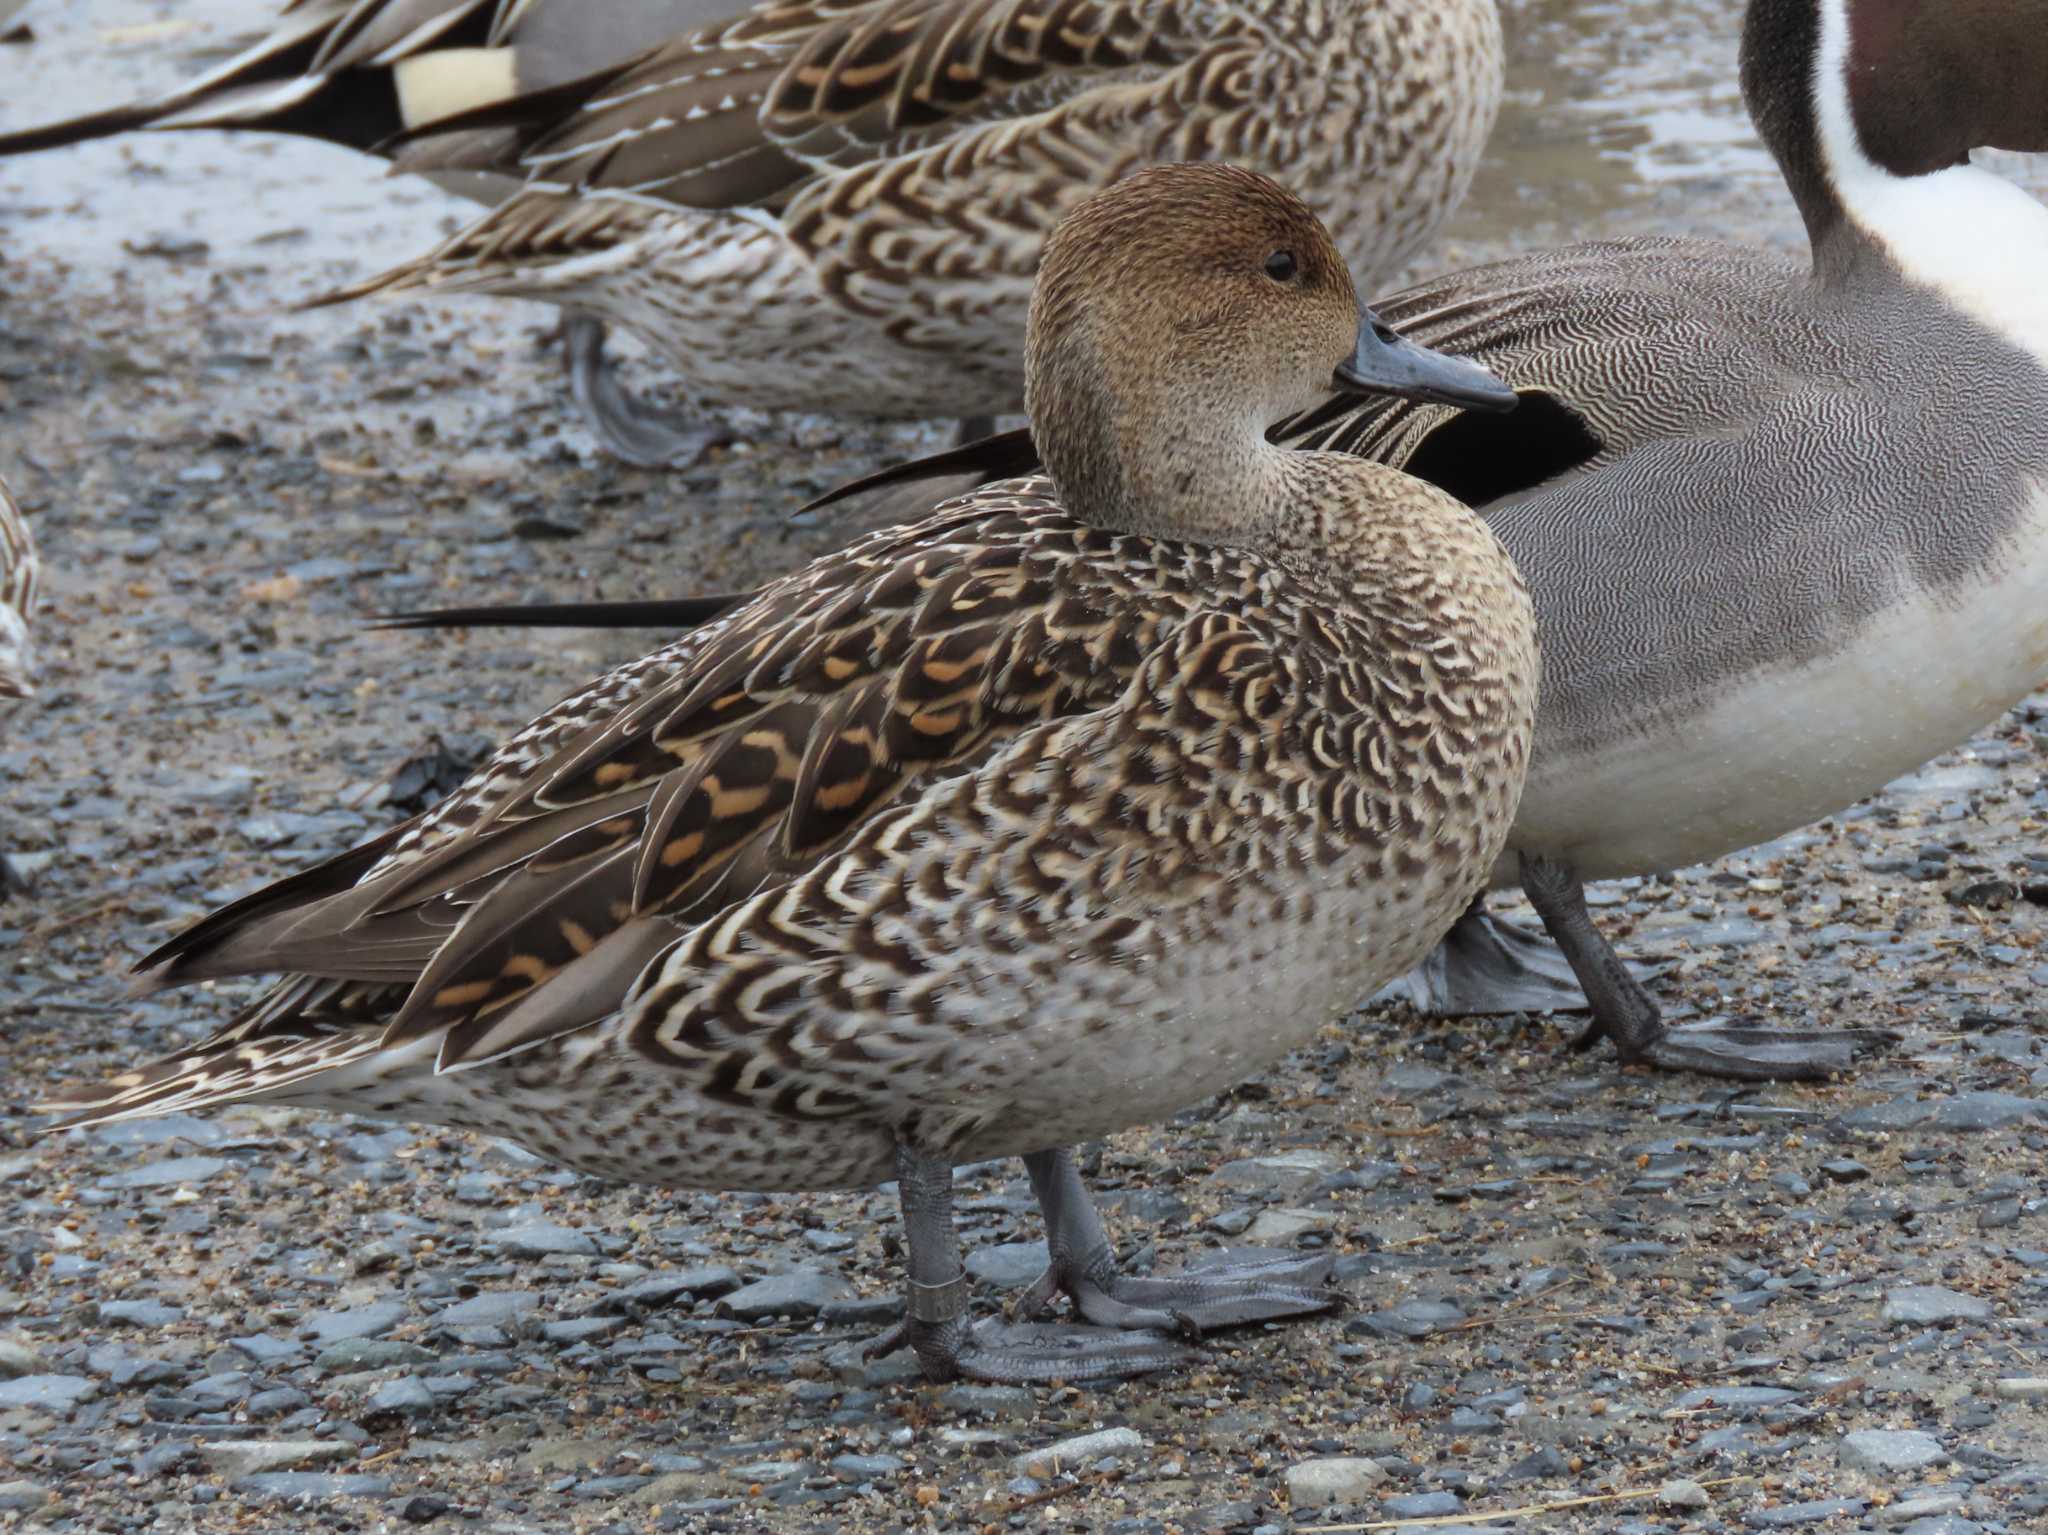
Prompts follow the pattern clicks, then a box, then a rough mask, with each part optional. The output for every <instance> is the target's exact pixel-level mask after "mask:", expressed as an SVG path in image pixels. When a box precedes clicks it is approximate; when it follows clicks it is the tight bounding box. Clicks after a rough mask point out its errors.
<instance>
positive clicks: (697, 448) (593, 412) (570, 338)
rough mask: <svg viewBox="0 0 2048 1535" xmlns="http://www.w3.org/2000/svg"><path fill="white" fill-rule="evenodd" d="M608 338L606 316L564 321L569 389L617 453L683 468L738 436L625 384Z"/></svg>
mask: <svg viewBox="0 0 2048 1535" xmlns="http://www.w3.org/2000/svg"><path fill="white" fill-rule="evenodd" d="M604 342H605V326H604V322H603V321H602V320H599V319H596V318H594V317H593V316H590V315H587V314H571V315H569V316H567V317H566V318H565V319H564V321H563V323H562V347H563V351H564V353H565V355H566V356H567V359H568V364H569V388H570V390H571V392H573V393H574V394H575V396H576V403H577V404H578V405H581V406H582V407H583V414H584V416H585V418H586V419H587V420H588V421H589V422H590V427H591V430H592V431H594V432H596V433H597V436H598V440H599V441H601V442H602V443H603V444H604V445H605V447H606V448H608V449H609V450H610V451H611V452H612V453H613V454H615V455H616V456H617V457H619V458H622V459H624V460H625V461H626V462H627V463H629V464H632V465H633V466H634V467H636V468H640V469H684V468H688V467H689V466H690V465H691V464H694V463H696V462H697V460H698V459H700V458H702V457H703V456H704V455H705V454H706V453H707V452H709V451H710V450H711V449H713V448H716V447H722V446H724V445H725V444H726V443H729V442H731V441H732V440H733V430H732V428H731V427H730V426H727V425H724V424H722V423H717V422H706V421H697V420H692V419H691V418H689V417H686V416H683V415H680V414H678V413H677V412H674V411H667V410H662V409H660V408H658V407H656V406H653V405H650V404H648V403H647V402H646V401H645V400H643V399H641V398H640V397H639V396H638V395H636V394H634V393H633V392H632V391H631V390H629V389H628V388H626V386H625V385H624V384H622V383H620V382H619V379H618V375H617V374H616V373H614V372H613V371H612V368H611V366H610V364H609V363H607V362H606V361H605V355H604Z"/></svg>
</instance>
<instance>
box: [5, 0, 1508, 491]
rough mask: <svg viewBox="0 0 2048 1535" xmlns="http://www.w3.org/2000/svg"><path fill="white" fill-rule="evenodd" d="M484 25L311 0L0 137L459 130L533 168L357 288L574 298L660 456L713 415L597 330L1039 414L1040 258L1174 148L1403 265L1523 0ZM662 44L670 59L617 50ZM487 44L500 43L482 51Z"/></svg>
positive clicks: (620, 415)
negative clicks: (639, 367)
mask: <svg viewBox="0 0 2048 1535" xmlns="http://www.w3.org/2000/svg"><path fill="white" fill-rule="evenodd" d="M487 10H489V7H486V6H484V5H483V4H481V3H480V0H409V3H408V0H383V3H368V4H365V3H361V0H358V3H355V4H345V3H343V0H330V3H328V4H325V5H319V4H313V5H307V6H302V7H294V8H293V10H292V11H291V12H290V13H289V14H288V15H287V17H286V18H285V21H284V22H283V23H282V24H281V26H280V30H279V33H278V35H277V37H276V38H274V39H273V40H271V42H270V44H269V45H268V46H267V47H266V48H263V49H259V50H256V52H255V53H254V54H252V55H249V56H246V57H245V59H243V60H239V61H236V62H235V63H233V64H230V65H227V66H223V68H222V69H221V70H220V71H217V72H216V75H215V76H214V77H211V78H210V79H209V80H208V81H203V82H200V83H199V84H198V85H195V86H193V87H191V88H188V89H187V90H186V91H184V92H181V93H178V94H177V95H174V96H173V97H171V98H168V99H167V100H166V101H165V102H162V103H154V104H150V105H148V106H145V107H140V108H131V109H125V110H124V111H120V112H114V113H107V114H101V115H100V116H98V117H94V118H86V119H81V120H79V121H78V122H76V123H73V124H62V125H58V126H57V127H55V128H51V129H45V130H38V131H32V132H30V133H26V134H18V135H16V136H14V137H13V138H12V139H7V138H0V153H5V152H7V151H8V150H9V149H28V148H45V147H48V146H50V145H51V144H54V143H61V142H65V141H66V140H67V138H76V137H80V136H84V135H85V134H86V133H88V132H103V131H113V130H115V129H118V128H122V127H130V126H139V125H142V124H144V123H148V124H151V125H154V126H188V125H193V124H200V123H204V124H207V125H216V126H218V125H228V126H240V127H276V128H282V129H289V130H293V131H299V132H311V133H314V134H317V135H319V136H322V137H328V138H335V139H338V140H340V141H341V142H345V143H350V144H355V145H357V146H359V147H368V146H371V145H374V144H377V143H379V142H381V141H383V140H384V138H385V136H386V135H388V134H391V133H394V132H397V131H398V130H399V129H401V128H404V127H406V126H408V125H417V124H422V123H426V122H433V121H440V122H442V123H443V125H444V127H443V131H441V132H439V133H436V134H433V135H431V136H430V137H428V138H425V139H420V140H417V141H413V142H409V143H407V144H406V145H405V146H404V148H403V149H402V150H401V151H400V156H399V163H400V166H401V168H403V169H407V170H418V171H423V172H430V173H435V174H437V175H440V176H447V175H450V174H457V175H467V174H469V173H472V172H476V171H486V172H494V173H503V172H505V171H508V170H515V169H516V170H519V171H521V172H522V173H523V174H525V175H526V176H528V177H529V178H530V180H529V181H528V183H527V185H526V186H525V187H524V189H523V190H521V191H520V192H519V193H518V194H517V195H516V196H514V197H513V198H511V200H510V201H508V202H506V203H504V204H502V205H501V206H500V207H499V208H498V209H497V210H495V211H494V212H492V213H490V214H488V215H487V216H485V217H484V218H483V220H482V221H481V222H480V223H478V224H476V225H475V226H474V227H472V228H470V229H468V230H465V231H464V232H462V233H461V234H459V235H457V236H456V237H455V238H454V239H452V240H450V241H448V242H447V243H445V244H444V245H442V246H441V247H440V248H439V249H437V250H435V251H433V252H432V253H431V254H429V255H427V256H426V257H424V258H422V259H420V260H418V261H416V262H413V263H410V264H408V265H406V266H404V267H401V268H399V269H398V270H396V271H393V272H391V273H388V274H386V275H384V276H382V277H379V278H376V279H373V280H371V281H370V282H367V283H364V284H361V285H359V286H357V287H355V288H352V289H349V290H347V292H346V293H345V294H344V295H337V296H353V295H357V294H362V293H368V292H377V291H384V292H395V291H399V290H403V289H422V290H427V291H435V292H448V293H488V294H499V295H506V296H511V297H516V298H530V299H540V300H544V301H546V302H549V303H553V304H558V305H561V306H563V307H564V308H565V309H566V310H567V311H569V313H570V316H571V323H570V326H569V357H570V363H571V369H572V382H573V386H574V389H575V393H576V395H577V397H578V399H579V400H580V401H581V402H582V403H583V405H584V406H585V408H586V410H587V412H588V413H589V415H590V417H591V420H592V422H593V425H594V426H595V427H596V429H597V430H598V432H599V434H600V436H601V437H602V438H603V439H604V440H605V442H606V444H607V445H608V446H609V447H611V448H612V449H613V450H614V451H615V452H617V453H619V454H620V455H622V456H623V457H625V458H627V459H629V460H631V461H633V462H636V463H645V464H658V463H668V462H673V461H678V460H687V459H689V458H693V457H695V456H696V455H697V454H698V453H699V452H701V451H702V449H703V448H704V446H705V445H706V444H707V443H709V442H711V441H714V440H716V439H717V437H718V435H719V434H718V432H717V431H716V430H715V429H712V428H707V427H706V425H705V423H704V422H703V420H702V418H701V417H693V418H691V419H689V420H687V421H684V420H681V419H678V418H676V417H674V416H673V415H671V414H664V413H662V412H659V411H655V410H653V409H651V408H649V407H648V406H647V405H645V404H644V403H643V402H641V401H639V400H637V399H635V398H634V397H633V396H632V395H631V394H629V393H628V392H626V391H625V390H624V389H623V388H622V387H620V385H619V384H618V382H617V380H616V379H615V378H614V377H613V375H612V374H611V372H610V371H609V370H608V369H607V368H606V367H605V366H604V362H603V342H604V331H603V328H602V325H601V324H600V323H599V322H600V321H610V322H615V323H618V324H621V325H623V326H625V327H626V328H627V329H628V330H630V331H632V332H634V333H635V334H636V335H638V336H640V337H641V338H642V339H644V340H645V341H647V342H648V343H650V344H651V345H652V346H653V347H654V348H655V349H656V350H657V351H658V352H660V353H662V354H663V355H664V356H666V357H667V358H668V359H669V360H670V361H671V362H672V363H673V364H674V365H675V366H676V367H677V368H678V369H679V370H681V372H682V374H683V377H684V378H685V380H686V381H687V384H688V386H689V389H690V392H691V394H692V396H693V399H695V400H699V401H702V402H705V403H712V404H725V405H744V406H756V407H761V408H765V409H798V410H807V411H818V410H824V411H834V412H844V413H849V414H854V415H862V416H883V417H923V416H963V417H981V416H986V415H989V414H996V413H1003V412H1009V411H1014V410H1016V409H1018V408H1019V407H1020V406H1021V404H1022V400H1023V396H1022V386H1023V373H1022V356H1021V354H1020V351H1019V345H1020V341H1021V338H1022V336H1023V329H1024V326H1023V322H1024V312H1025V306H1026V304H1027V302H1028V300H1029V297H1030V292H1031V274H1032V271H1033V269H1034V268H1035V267H1036V265H1037V263H1038V256H1039V249H1040V246H1041V244H1042V243H1043V241H1044V239H1045V237H1046V235H1047V233H1048V232H1049V231H1050V230H1051V229H1052V227H1053V225H1054V224H1055V223H1056V222H1057V221H1058V219H1059V217H1060V215H1061V214H1062V213H1064V212H1065V211H1066V210H1067V209H1069V208H1071V207H1073V206H1074V205H1075V204H1076V203H1077V202H1078V201H1079V200H1080V199H1081V198H1083V197H1085V196H1086V195H1087V194H1088V193H1089V192H1091V191H1093V190H1095V189H1097V188H1099V187H1102V186H1105V185H1107V184H1108V183H1109V182H1111V181H1114V180H1115V179H1117V178H1118V177H1120V176H1122V175H1125V174H1127V173H1128V172H1130V171H1131V170H1133V169H1135V168H1137V167H1138V166H1140V165H1144V164H1148V163H1153V162H1158V161H1163V160H1185V159H1215V160H1226V161H1230V162H1233V163H1237V164H1240V165H1244V166H1248V167H1250V168H1252V169H1255V170H1261V171H1265V172H1267V173H1269V174H1272V175H1275V176H1279V177H1281V178H1282V179H1284V180H1286V181H1287V182H1288V183H1289V184H1291V185H1294V186H1297V187H1300V188H1302V189H1303V190H1304V191H1305V192H1306V193H1307V195H1308V196H1309V197H1310V199H1311V201H1312V202H1314V204H1315V206H1316V207H1317V209H1318V211H1320V212H1321V213H1322V215H1323V216H1324V218H1325V219H1326V220H1327V221H1328V223H1329V225H1330V227H1331V228H1332V229H1333V230H1334V232H1335V233H1336V236H1337V241H1338V245H1339V247H1340V248H1341V249H1342V250H1343V252H1344V254H1345V256H1346V258H1347V259H1348V260H1349V261H1350V262H1351V263H1352V265H1353V267H1354V269H1355V270H1356V271H1357V272H1358V273H1359V274H1360V276H1361V278H1362V279H1364V280H1366V281H1369V282H1370V281H1377V280H1381V279H1384V278H1385V277H1386V276H1387V275H1388V274H1389V273H1391V272H1392V271H1393V270H1394V269H1395V268H1397V267H1398V266H1399V265H1400V264H1401V263H1402V262H1403V261H1405V260H1407V259H1408V258H1409V257H1410V256H1411V255H1413V254H1414V253H1415V252H1416V251H1417V250H1418V249H1419V248H1420V247H1421V246H1422V245H1423V243H1424V242H1425V241H1426V240H1427V239H1428V238H1429V237H1430V235H1431V234H1432V233H1433V232H1434V231H1435V229H1436V228H1437V226H1438V225H1439V224H1440V223H1441V222H1442V220H1443V218H1444V217H1445V216H1446V215H1447V214H1448V213H1449V212H1450V210H1451V209H1452V208H1453V207H1454V206H1455V205H1456V204H1457V202H1458V200H1459V199H1460V198H1461V197H1462V196H1463V195H1464V192H1465V188H1466V186H1467V185H1468V184H1469V182H1470V180H1471V177H1472V173H1473V171H1474V169H1475V168H1476V167H1477V165H1478V161H1479V156H1480V152H1481V150H1482V148H1483V147H1484V145H1485V142H1486V137H1487V134H1488V132H1489V131H1490V130H1491V128H1492V124H1493V119H1494V115H1495V111H1496V109H1497V108H1498V106H1499V102H1500V92H1501V76H1502V48H1501V36H1500V20H1499V16H1498V13H1497V11H1496V9H1495V0H1257V3H1254V4H1249V5H1247V4H1241V3H1238V0H1108V3H1105V4H1088V5H1082V4H1077V3H1076V0H994V3H991V0H831V3H818V4H804V3H800V4H794V5H792V4H784V3H781V0H761V3H760V4H758V5H756V6H755V7H753V8H751V9H740V8H739V7H737V6H735V5H733V4H732V3H731V0H687V3H679V4H678V3H672V4H669V5H667V6H665V7H663V6H655V5H650V4H647V3H646V0H641V3H639V4H620V3H619V0H612V3H610V4H597V3H586V4H582V5H579V6H576V7H566V5H565V3H564V0H556V3H554V4H548V3H527V4H505V5H501V6H500V8H499V9H498V10H497V11H496V12H495V13H493V14H492V16H491V19H490V21H489V26H488V31H487V32H486V30H485V28H486V23H485V19H484V16H485V12H486V11H487ZM650 30H653V31H655V32H656V39H654V40H659V41H661V42H662V43H663V46H661V47H659V48H656V49H654V51H653V52H652V53H650V54H648V55H646V56H644V57H641V58H639V59H638V61H637V62H634V63H633V64H631V65H630V66H629V67H624V68H618V67H614V68H609V69H598V68H596V67H595V66H596V65H597V64H600V63H607V62H611V61H615V60H618V59H620V58H622V57H623V56H624V55H623V54H621V52H620V51H619V47H620V44H621V43H622V42H624V41H627V40H630V39H635V38H639V37H642V36H644V35H646V34H647V33H648V32H649V31H650ZM472 34H477V35H478V36H479V37H480V38H481V40H483V41H485V42H487V43H488V44H489V45H490V46H485V47H463V46H456V45H457V44H458V43H461V42H464V41H467V40H469V39H470V38H471V36H472ZM572 55H573V57H572ZM593 70H595V72H591V71H593ZM572 74H580V75H581V76H582V78H581V80H580V83H577V84H573V85H565V84H563V82H564V81H566V80H568V79H569V78H570V77H571V75H572ZM524 87H534V89H531V90H526V91H524V93H523V94H522V93H521V91H520V88H524ZM508 95H511V96H513V97H514V98H515V99H512V100H510V101H507V100H505V99H504V98H505V97H507V96H508ZM467 107H476V108H479V109H480V110H479V111H477V112H471V113H464V112H461V111H460V110H459V109H461V108H467ZM450 113H453V114H455V115H454V116H453V117H452V118H450V117H448V116H447V114H450ZM450 122H453V123H455V124H459V125H460V126H459V127H456V128H452V129H451V128H449V127H447V124H448V123H450ZM508 130H509V132H508ZM497 190H499V191H502V183H498V184H497Z"/></svg>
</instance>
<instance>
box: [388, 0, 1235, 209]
mask: <svg viewBox="0 0 2048 1535" xmlns="http://www.w3.org/2000/svg"><path fill="white" fill-rule="evenodd" d="M1214 32H1215V29H1214V28H1207V29H1189V28H1187V27H1184V26H1183V25H1181V19H1180V16H1179V12H1178V10H1177V9H1176V8H1174V7H1171V6H1160V5H1156V4H1141V3H1138V0H1115V3H1110V4H1103V3H1099V0H997V3H994V4H991V3H989V0H853V3H834V0H809V3H796V4H775V3H772V0H770V3H764V4H761V5H759V6H756V7H754V8H753V9H751V10H747V11H743V12H740V13H739V14H737V15H728V16H727V17H726V18H723V19H721V20H717V21H708V22H704V23H703V24H701V25H698V26H696V27H695V28H694V29H693V30H687V31H686V30H684V29H683V28H681V27H678V29H677V35H676V36H674V37H673V38H672V39H671V40H670V41H668V42H665V43H663V44H661V45H660V46H659V47H656V48H654V49H653V50H651V51H650V52H648V53H646V54H644V55H642V56H641V57H640V58H639V59H637V60H636V61H634V62H633V63H632V64H630V65H628V66H626V67H625V68H623V69H619V68H612V69H601V70H598V71H596V72H594V73H593V74H591V75H589V76H587V77H585V78H583V79H582V80H579V81H574V82H569V83H566V84H563V85H560V86H558V87H556V88H553V89H548V90H542V91H535V92H531V93H526V94H524V95H520V96H515V97H513V98H510V99H508V100H505V101H502V102H495V103H492V104H491V105H489V106H487V107H484V108H481V109H479V110H477V111H475V112H473V113H462V114H456V115H453V116H450V117H448V118H446V119H444V120H442V121H439V122H435V123H431V124H428V125H426V131H431V132H442V131H447V130H463V129H469V128H481V127H489V128H511V129H513V130H515V131H516V132H517V133H518V135H519V139H520V154H521V157H522V159H523V161H524V163H525V164H526V166H527V168H528V170H529V172H530V173H531V175H532V176H533V178H534V179H535V181H537V182H539V183H542V184H545V185H546V186H548V187H551V188H555V189H559V190H566V191H574V192H593V191H600V192H614V193H629V194H632V195H634V196H636V197H641V198H646V199H649V200H653V201H658V202H663V203H668V204H672V205H675V206H682V207H692V208H738V207H768V206H774V205H776V204H777V203H778V202H779V201H780V199H781V198H782V196H783V195H784V194H785V193H786V192H787V191H788V189H789V188H790V187H792V186H794V185H795V184H796V183H797V182H799V181H801V180H803V179H804V178H806V177H808V176H811V175H814V174H816V173H818V172H819V171H822V170H829V169H845V168H847V167H849V166H854V165H859V164H864V163H869V162H873V161H878V160H886V159H891V158H894V157H896V156H898V155H901V154H903V153H906V152H908V151H911V150H914V149H916V148H919V147H921V146H923V145H926V144H930V143H935V142H938V141H939V140H940V139H942V138H945V137H947V136H949V135H951V134H952V133H954V132H955V131H956V129H957V127H958V126H959V125H960V124H962V123H970V124H971V123H975V122H990V121H996V120H999V119H1011V118H1015V117H1018V116H1024V115H1029V114H1031V113H1034V112H1043V111H1046V110H1049V109H1051V108H1053V107H1056V106H1057V105H1059V104H1060V103H1061V102H1063V101H1065V100H1068V99H1069V98H1071V97H1072V96H1074V95H1077V94H1079V93H1080V92H1082V91H1085V90H1088V89H1090V88H1091V87H1093V86H1095V85H1099V84H1102V83H1105V82H1110V81H1114V80H1116V79H1117V78H1119V77H1120V76H1128V77H1136V76H1137V75H1140V74H1143V73H1158V72H1159V71H1161V70H1164V69H1168V68H1171V67H1172V66H1174V65H1175V64H1177V63H1180V62H1182V61H1184V60H1186V59H1187V58H1189V57H1191V56H1192V55H1194V54H1196V53H1198V52H1199V51H1200V50H1201V49H1202V48H1203V47H1206V46H1209V45H1210V44H1213V43H1214V42H1215V41H1217V38H1216V37H1215V36H1214V35H1213V34H1214ZM402 161H403V163H404V164H405V165H406V167H407V168H408V169H423V168H430V166H429V164H428V162H427V161H425V160H422V159H421V158H420V156H419V155H418V154H417V153H416V152H414V151H411V150H407V151H406V152H405V153H404V155H403V157H402Z"/></svg>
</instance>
